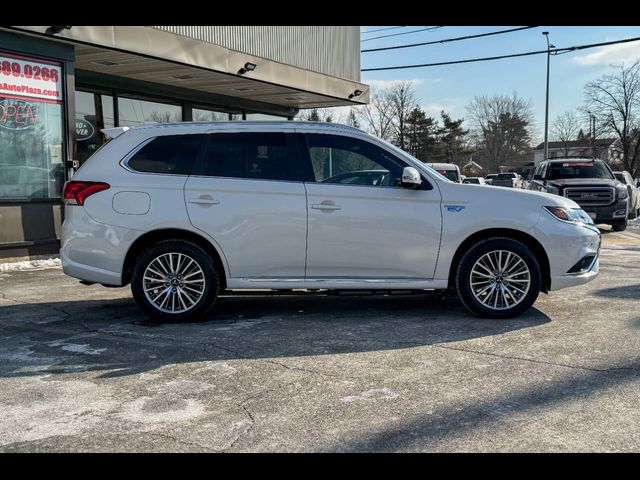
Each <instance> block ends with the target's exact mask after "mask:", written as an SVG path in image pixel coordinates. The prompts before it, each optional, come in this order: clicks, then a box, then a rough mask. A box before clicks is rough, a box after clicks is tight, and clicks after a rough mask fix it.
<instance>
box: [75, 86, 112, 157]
mask: <svg viewBox="0 0 640 480" xmlns="http://www.w3.org/2000/svg"><path fill="white" fill-rule="evenodd" d="M113 126H114V122H113V97H111V96H110V95H100V94H97V93H90V92H80V91H77V92H76V159H77V160H79V161H80V163H81V164H82V163H84V161H85V160H86V159H87V158H89V157H90V156H91V155H92V154H93V152H95V151H96V150H97V149H98V148H100V146H101V145H102V144H103V143H104V140H105V138H104V134H103V133H102V132H101V130H102V129H103V128H110V127H113Z"/></svg>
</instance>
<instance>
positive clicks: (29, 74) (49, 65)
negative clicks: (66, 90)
mask: <svg viewBox="0 0 640 480" xmlns="http://www.w3.org/2000/svg"><path fill="white" fill-rule="evenodd" d="M0 96H2V97H8V98H30V99H37V100H39V101H41V102H47V103H62V64H60V63H55V62H49V61H47V60H36V59H32V58H28V57H20V56H17V55H12V54H11V55H10V54H7V53H3V52H0Z"/></svg>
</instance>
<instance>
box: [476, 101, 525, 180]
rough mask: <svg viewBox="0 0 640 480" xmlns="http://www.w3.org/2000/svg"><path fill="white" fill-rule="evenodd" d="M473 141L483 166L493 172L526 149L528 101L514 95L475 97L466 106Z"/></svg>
mask: <svg viewBox="0 0 640 480" xmlns="http://www.w3.org/2000/svg"><path fill="white" fill-rule="evenodd" d="M467 112H468V113H469V117H470V123H471V127H472V134H473V137H472V138H473V139H474V142H475V144H476V149H477V152H478V154H479V156H480V157H482V158H483V160H484V164H485V165H486V166H487V167H488V168H489V169H492V170H493V171H497V170H498V169H499V167H500V165H505V164H506V163H507V162H508V160H509V159H510V158H513V157H515V156H517V155H518V154H520V153H522V152H523V151H525V150H526V149H527V148H528V147H529V143H530V142H531V119H532V113H531V101H527V100H524V99H522V98H520V97H518V95H517V94H516V93H515V92H514V93H513V94H512V95H511V96H510V97H509V96H507V95H493V96H488V95H482V96H479V97H477V96H476V97H474V99H473V101H472V102H471V103H470V104H469V105H468V106H467Z"/></svg>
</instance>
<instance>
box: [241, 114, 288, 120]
mask: <svg viewBox="0 0 640 480" xmlns="http://www.w3.org/2000/svg"><path fill="white" fill-rule="evenodd" d="M286 119H287V117H278V116H276V115H267V114H266V113H247V120H286Z"/></svg>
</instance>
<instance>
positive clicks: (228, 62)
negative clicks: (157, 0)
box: [11, 26, 369, 109]
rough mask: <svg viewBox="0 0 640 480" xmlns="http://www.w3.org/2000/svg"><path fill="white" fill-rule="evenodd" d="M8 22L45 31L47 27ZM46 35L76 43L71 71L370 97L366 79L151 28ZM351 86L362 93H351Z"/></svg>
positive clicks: (312, 100)
mask: <svg viewBox="0 0 640 480" xmlns="http://www.w3.org/2000/svg"><path fill="white" fill-rule="evenodd" d="M11 28H12V29H14V30H20V31H22V32H23V33H30V34H35V35H38V36H45V35H44V31H45V30H46V29H47V28H48V27H46V26H22V27H11ZM46 38H49V39H51V40H55V41H63V42H68V43H73V44H74V45H75V50H76V59H75V68H76V71H83V72H91V73H98V74H106V75H111V76H115V77H120V78H125V79H133V80H138V81H145V82H151V83H155V84H161V85H165V86H170V87H179V88H184V89H189V90H193V91H198V92H202V93H209V94H214V95H224V96H227V97H235V98H242V99H245V100H248V101H255V102H261V103H267V104H271V105H277V106H280V107H287V108H295V109H304V108H314V107H335V106H347V105H362V104H366V103H368V101H369V87H368V86H367V85H365V84H362V83H359V82H355V81H351V80H346V79H341V78H337V77H332V76H330V75H325V74H322V73H318V72H312V71H309V70H305V69H302V68H299V67H294V66H291V65H285V64H282V63H278V62H275V61H272V60H268V59H265V58H260V57H256V56H252V55H249V54H245V53H242V52H238V51H234V50H230V49H228V48H225V47H222V46H219V45H215V44H211V43H207V42H203V41H201V40H196V39H193V38H187V37H182V36H180V35H176V34H173V33H168V32H163V31H160V30H155V29H151V28H144V27H131V26H122V27H120V26H74V27H72V28H71V29H69V30H63V31H62V32H60V33H59V34H57V35H55V36H46ZM247 62H250V63H253V64H255V65H256V68H255V70H253V71H251V72H247V73H245V74H243V75H241V74H239V73H238V71H239V70H240V69H241V68H242V67H243V66H244V65H245V64H246V63H247ZM356 91H359V92H362V93H360V94H359V95H357V96H353V93H354V92H356ZM350 95H351V98H349V97H350Z"/></svg>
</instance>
